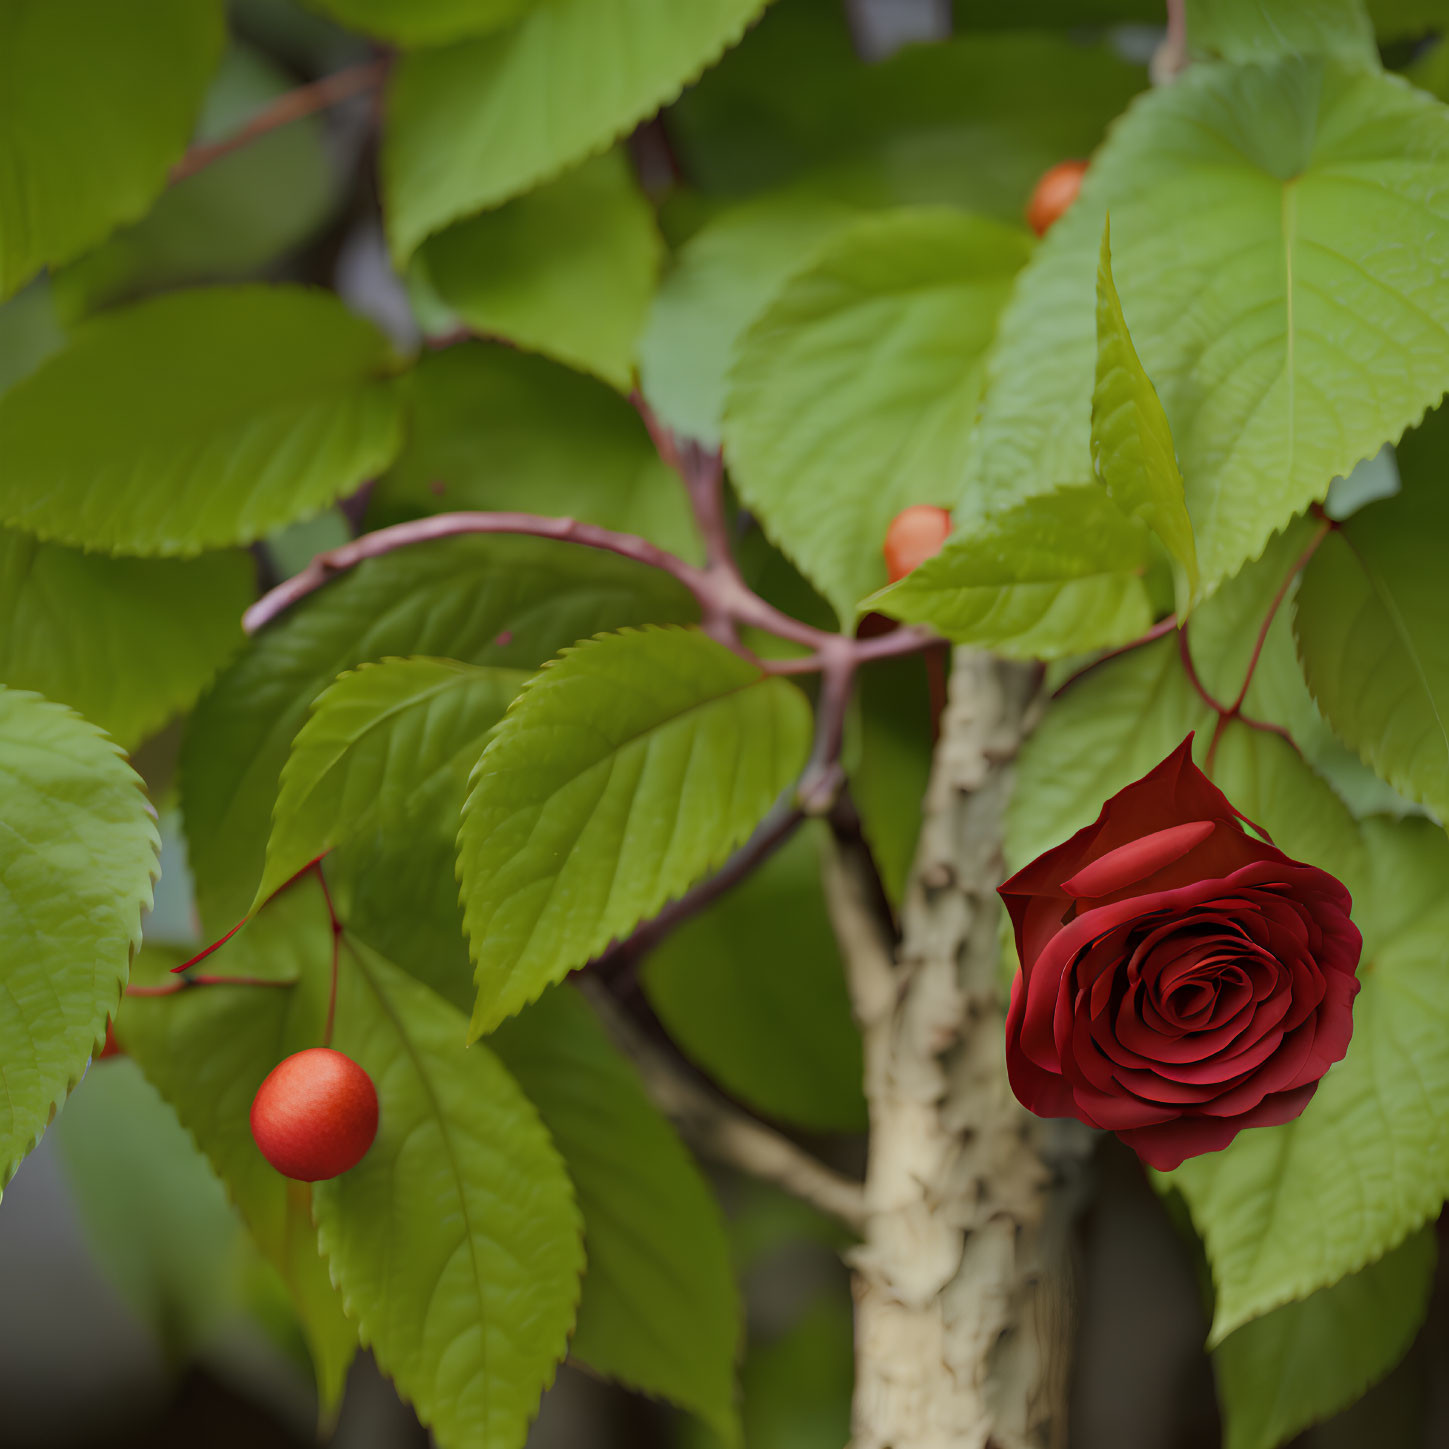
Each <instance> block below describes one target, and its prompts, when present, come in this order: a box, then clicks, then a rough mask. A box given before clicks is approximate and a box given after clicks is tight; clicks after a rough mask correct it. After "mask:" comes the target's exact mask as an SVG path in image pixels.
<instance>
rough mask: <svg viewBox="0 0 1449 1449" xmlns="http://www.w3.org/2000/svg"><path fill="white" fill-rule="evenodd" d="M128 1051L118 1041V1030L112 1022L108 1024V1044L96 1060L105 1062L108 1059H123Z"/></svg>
mask: <svg viewBox="0 0 1449 1449" xmlns="http://www.w3.org/2000/svg"><path fill="white" fill-rule="evenodd" d="M125 1055H126V1049H125V1047H123V1046H122V1045H121V1044H120V1042H118V1041H117V1040H116V1028H115V1026H114V1025H113V1024H112V1023H111V1022H109V1021H108V1022H107V1023H106V1044H105V1046H103V1047H102V1048H101V1051H100V1055H99V1056H98V1057H97V1058H96V1060H97V1061H98V1062H103V1061H105V1059H106V1058H107V1057H123V1056H125Z"/></svg>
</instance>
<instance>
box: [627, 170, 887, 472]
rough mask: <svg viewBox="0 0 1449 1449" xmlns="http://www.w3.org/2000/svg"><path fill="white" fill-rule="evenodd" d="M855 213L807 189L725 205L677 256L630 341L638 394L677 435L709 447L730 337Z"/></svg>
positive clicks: (734, 340)
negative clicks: (635, 342)
mask: <svg viewBox="0 0 1449 1449" xmlns="http://www.w3.org/2000/svg"><path fill="white" fill-rule="evenodd" d="M859 214H860V212H859V208H858V207H855V206H852V205H850V204H848V203H846V202H842V201H837V200H835V199H833V198H831V197H828V196H822V195H817V194H814V193H812V192H809V191H798V192H784V193H772V194H770V195H767V196H762V197H759V198H758V199H756V200H753V201H748V202H746V203H744V204H743V205H742V206H735V207H730V208H729V209H727V210H725V211H723V212H721V213H720V214H719V215H718V216H716V217H714V218H712V219H711V220H710V221H708V222H706V223H705V224H704V225H703V226H702V227H701V228H700V229H699V230H698V231H697V232H696V233H695V234H694V235H693V236H692V237H690V239H689V240H688V241H687V242H686V243H685V244H684V245H683V246H682V247H681V248H680V249H679V251H678V252H677V253H676V254H675V256H674V259H673V264H672V266H671V268H670V270H669V272H668V274H667V275H666V276H665V278H664V282H663V284H662V285H661V286H660V288H659V291H658V294H657V295H656V296H655V298H654V303H653V306H652V307H651V309H650V312H649V320H648V323H647V325H646V326H645V329H644V335H643V336H642V337H641V338H640V339H639V372H640V377H641V386H642V387H643V390H644V395H645V396H646V397H647V398H648V399H649V402H650V405H651V406H652V407H653V409H654V411H655V412H656V413H657V414H658V416H659V418H660V419H661V421H663V422H664V423H665V424H666V425H667V426H668V427H670V428H673V429H674V431H675V432H677V433H679V434H680V435H681V436H682V437H686V438H695V439H697V440H698V441H700V442H701V443H704V444H706V445H707V446H711V447H712V446H715V445H717V444H718V443H719V438H720V428H721V425H722V424H721V420H722V418H723V415H724V406H725V397H726V394H727V392H728V389H729V372H730V368H731V366H732V365H733V362H734V357H735V351H736V347H737V344H738V342H739V340H740V338H741V337H742V336H743V335H744V333H745V332H746V331H747V330H748V329H749V326H750V324H751V323H752V322H753V321H754V320H755V319H756V318H757V317H758V316H759V315H760V313H761V312H762V311H764V309H765V306H766V304H767V303H768V302H769V301H770V300H771V298H773V297H774V296H775V294H776V293H777V292H779V290H780V288H781V287H782V286H784V284H785V282H786V280H787V279H788V278H789V277H790V276H792V275H793V274H794V273H795V272H797V271H799V270H801V269H802V268H803V267H805V266H807V265H808V264H809V262H810V261H811V259H812V257H813V255H814V253H815V251H816V250H817V249H818V247H819V246H820V244H821V243H822V242H823V241H824V240H825V239H826V238H827V237H829V236H831V235H832V234H833V233H834V232H836V231H838V230H839V229H840V228H841V227H842V226H843V225H845V224H846V223H847V222H849V221H851V220H853V219H854V218H855V217H857V216H858V215H859Z"/></svg>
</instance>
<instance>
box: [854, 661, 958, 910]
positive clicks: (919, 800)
mask: <svg viewBox="0 0 1449 1449" xmlns="http://www.w3.org/2000/svg"><path fill="white" fill-rule="evenodd" d="M944 652H945V651H944V650H943V651H942V653H943V654H944ZM946 669H947V665H946V662H945V660H944V658H942V659H940V662H939V663H938V662H937V661H936V660H934V659H932V660H922V659H919V658H904V659H882V660H879V661H877V662H876V663H874V664H871V665H870V666H869V667H868V668H866V669H863V670H862V671H861V673H860V677H859V681H858V683H857V686H856V688H857V692H858V695H859V698H860V755H859V758H858V759H857V760H856V761H855V762H854V763H852V762H851V761H850V760H849V759H847V761H846V767H847V769H848V770H849V772H850V787H851V794H852V796H853V797H854V800H855V804H856V808H857V809H858V810H859V811H860V820H861V826H862V828H863V829H864V831H865V837H866V840H867V841H868V842H869V844H870V849H871V854H872V855H873V856H874V857H875V863H876V866H877V868H878V869H879V871H880V874H881V883H882V884H883V885H884V886H885V889H886V894H887V895H888V896H889V897H890V898H891V900H892V901H893V902H894V903H895V904H897V905H899V904H900V901H901V899H902V897H903V896H904V895H905V890H906V881H907V879H908V877H909V876H910V873H911V866H912V864H913V863H914V862H915V858H916V841H917V840H918V838H919V837H920V834H921V812H922V809H923V805H924V801H925V795H926V786H927V784H928V783H929V782H930V778H931V750H932V743H933V735H934V731H935V724H934V720H933V718H932V715H933V706H932V698H931V695H932V685H931V679H932V675H933V672H934V671H939V677H940V679H941V682H942V683H943V684H944V682H945V676H946Z"/></svg>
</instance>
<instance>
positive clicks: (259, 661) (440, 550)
mask: <svg viewBox="0 0 1449 1449" xmlns="http://www.w3.org/2000/svg"><path fill="white" fill-rule="evenodd" d="M697 616H698V611H697V609H696V607H695V604H694V601H693V599H692V598H691V597H690V596H689V594H687V593H686V592H685V591H684V589H682V588H681V587H680V586H679V585H678V584H677V583H675V581H674V580H673V579H671V578H670V577H669V576H668V575H667V574H664V573H661V572H659V571H658V570H655V569H648V568H644V567H643V566H642V565H640V564H636V563H631V562H630V561H629V560H627V559H623V558H619V557H617V556H616V555H614V554H607V553H602V552H600V551H598V550H596V549H585V548H577V547H575V546H573V545H571V544H566V543H553V542H548V541H545V540H543V539H532V538H501V537H489V536H486V535H484V536H474V537H463V538H453V539H444V540H441V541H439V542H437V543H430V544H426V545H419V546H418V547H415V548H410V549H405V550H402V551H400V552H398V553H394V554H389V555H386V556H384V557H382V558H378V559H373V560H371V561H370V562H368V563H365V564H362V565H361V566H359V567H358V568H357V569H355V570H353V571H352V572H351V573H350V574H348V575H347V577H345V578H341V579H338V580H337V581H336V582H335V583H332V584H329V585H328V587H327V588H325V589H323V590H322V591H321V592H319V593H318V594H317V595H316V596H315V597H313V598H310V599H308V600H306V601H305V602H304V603H302V604H301V605H299V606H298V607H297V608H296V609H295V610H294V611H292V612H291V613H290V614H288V615H287V617H285V618H284V619H281V620H279V621H278V622H277V623H276V624H274V625H272V626H271V627H269V628H268V629H266V630H264V631H263V632H262V633H261V635H260V636H258V637H257V638H255V639H254V640H253V641H252V643H251V645H250V646H249V647H248V649H247V650H246V651H245V652H244V653H243V654H242V655H240V657H238V658H237V660H236V661H235V662H234V663H233V664H232V666H231V667H230V668H229V669H228V670H226V672H225V673H223V674H222V676H221V677H220V678H219V679H218V680H217V682H216V683H215V685H213V687H212V688H211V690H210V691H208V693H207V694H206V695H205V696H203V698H202V700H201V703H200V704H199V705H198V706H197V709H196V711H195V713H194V714H193V715H192V717H191V720H190V722H189V727H188V730H187V734H186V737H185V739H184V741H183V743H182V752H181V789H182V803H183V808H184V810H185V815H186V833H187V840H188V843H189V845H190V850H191V866H192V869H193V871H194V872H195V874H196V885H197V901H198V905H199V906H200V909H201V914H202V919H203V920H204V921H206V922H207V924H208V926H209V927H215V928H216V930H217V931H218V932H219V931H220V930H224V929H225V928H226V927H227V926H230V925H233V924H234V923H235V922H236V921H237V920H238V918H239V917H241V916H243V915H245V914H246V912H247V909H248V907H249V906H250V904H251V901H252V898H253V896H255V894H256V888H257V881H258V880H259V878H260V876H261V872H262V868H263V861H264V858H265V855H266V847H267V837H268V835H269V834H270V828H271V815H272V802H273V801H274V800H275V799H276V794H277V781H278V778H279V776H280V775H281V772H282V767H283V765H284V764H285V763H286V760H287V753H288V751H289V749H290V748H291V744H292V740H293V738H294V737H295V736H296V734H297V732H298V730H299V729H301V727H302V724H303V721H304V720H305V719H306V716H307V710H308V707H309V706H310V705H311V703H312V701H313V700H314V699H316V697H317V696H318V695H319V694H320V693H321V692H322V691H323V690H324V689H325V688H326V687H327V686H328V685H329V684H331V683H332V681H333V680H334V679H335V678H336V677H337V676H338V675H339V674H341V673H342V672H343V671H344V670H347V669H351V668H354V667H355V666H356V665H358V664H360V663H362V662H364V661H366V660H369V659H379V658H383V657H386V656H388V655H408V654H434V655H446V656H448V657H451V658H455V659H460V660H463V661H466V662H468V663H472V664H481V665H488V666H490V667H496V668H501V669H527V670H532V669H536V668H537V667H538V666H539V665H540V664H542V663H543V661H544V660H545V659H547V658H549V656H550V655H552V654H555V653H557V652H558V651H559V650H560V649H562V648H564V647H565V646H566V645H568V644H572V643H573V642H574V641H575V640H576V639H579V638H582V637H586V636H587V635H589V634H592V633H594V632H595V631H597V630H600V629H617V628H621V627H623V626H625V625H627V624H639V623H645V622H651V621H660V622H665V623H670V622H676V621H685V620H690V619H693V618H696V617H697ZM449 889H450V893H452V891H451V887H450V888H449Z"/></svg>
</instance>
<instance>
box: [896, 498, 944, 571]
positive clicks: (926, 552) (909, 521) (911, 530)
mask: <svg viewBox="0 0 1449 1449" xmlns="http://www.w3.org/2000/svg"><path fill="white" fill-rule="evenodd" d="M950 532H951V515H950V514H949V513H948V512H947V511H946V510H945V509H944V508H937V507H936V506H935V505H934V504H930V503H913V504H911V506H910V507H909V508H903V509H902V510H901V511H900V512H899V513H898V514H896V516H895V517H894V518H893V519H891V526H890V527H889V528H888V529H886V536H885V561H886V572H887V573H888V574H889V575H890V581H891V583H895V582H896V581H897V580H898V579H903V578H905V576H906V575H907V574H908V573H910V572H911V570H912V569H914V568H916V567H917V566H918V565H920V564H923V563H925V561H926V560H927V559H928V558H931V557H933V556H934V555H935V554H938V553H940V552H941V545H942V544H943V543H945V542H946V539H947V537H948V536H949V534H950Z"/></svg>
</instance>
